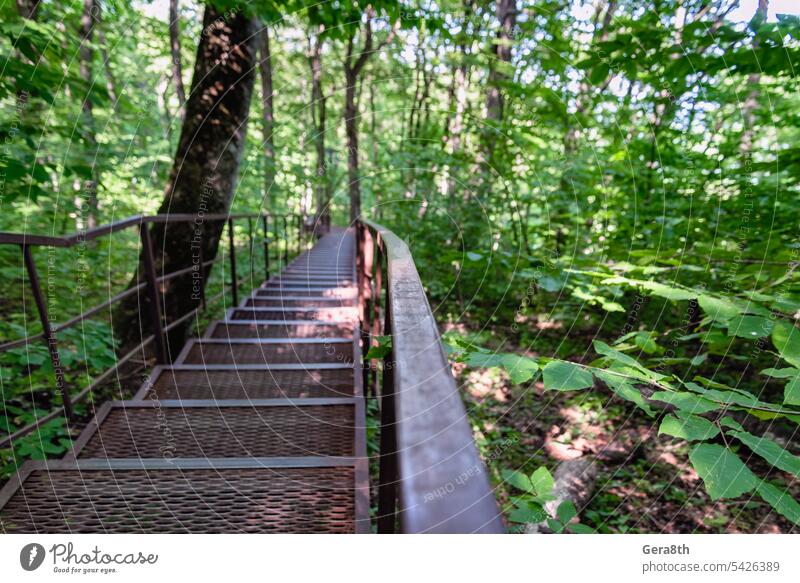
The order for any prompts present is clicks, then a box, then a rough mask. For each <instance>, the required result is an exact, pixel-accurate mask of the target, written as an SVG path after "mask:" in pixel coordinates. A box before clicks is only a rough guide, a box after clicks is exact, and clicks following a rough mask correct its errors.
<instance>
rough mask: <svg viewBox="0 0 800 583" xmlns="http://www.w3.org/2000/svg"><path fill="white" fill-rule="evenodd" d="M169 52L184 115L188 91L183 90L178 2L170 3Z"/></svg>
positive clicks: (171, 1)
mask: <svg viewBox="0 0 800 583" xmlns="http://www.w3.org/2000/svg"><path fill="white" fill-rule="evenodd" d="M169 50H170V53H171V55H172V82H173V83H174V84H175V94H176V95H177V96H178V104H179V111H180V112H181V115H182V114H183V110H184V105H185V104H186V90H185V89H184V88H183V66H182V65H181V23H180V11H179V9H178V0H170V2H169Z"/></svg>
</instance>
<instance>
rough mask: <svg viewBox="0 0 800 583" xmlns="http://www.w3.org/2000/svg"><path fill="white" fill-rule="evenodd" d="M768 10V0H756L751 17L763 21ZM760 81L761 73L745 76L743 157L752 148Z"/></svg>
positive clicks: (756, 42)
mask: <svg viewBox="0 0 800 583" xmlns="http://www.w3.org/2000/svg"><path fill="white" fill-rule="evenodd" d="M768 10H769V0H758V7H757V8H756V13H755V16H754V17H753V19H754V20H755V21H756V22H758V23H763V22H764V21H765V20H766V19H767V11H768ZM757 47H758V39H755V40H753V49H756V48H757ZM760 82H761V75H759V74H758V73H752V74H750V76H748V78H747V85H748V86H749V87H751V90H750V93H749V94H748V95H747V99H746V100H745V102H744V105H743V106H742V123H743V124H744V132H743V133H742V141H741V151H742V154H743V155H744V157H748V156H750V152H751V151H752V150H753V136H754V135H755V110H756V108H757V107H758V95H759V91H758V85H759V83H760Z"/></svg>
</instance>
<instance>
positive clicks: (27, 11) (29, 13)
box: [17, 0, 39, 20]
mask: <svg viewBox="0 0 800 583" xmlns="http://www.w3.org/2000/svg"><path fill="white" fill-rule="evenodd" d="M17 11H18V12H19V15H20V16H21V17H22V18H27V19H28V20H36V13H37V12H38V11H39V0H17Z"/></svg>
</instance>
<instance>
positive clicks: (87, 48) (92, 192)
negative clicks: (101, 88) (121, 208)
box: [78, 0, 100, 229]
mask: <svg viewBox="0 0 800 583" xmlns="http://www.w3.org/2000/svg"><path fill="white" fill-rule="evenodd" d="M99 17H100V5H99V4H98V3H97V1H96V0H84V1H83V13H82V14H81V28H80V37H81V45H80V49H79V51H78V56H79V58H80V74H81V78H82V79H83V80H84V81H86V83H87V85H88V87H89V92H91V85H92V69H93V67H92V60H93V59H94V51H93V50H92V47H91V43H92V34H93V32H94V25H95V19H96V18H97V19H99ZM81 109H82V114H83V125H84V127H83V134H84V135H85V136H86V143H87V145H88V150H89V154H90V155H91V156H92V157H93V160H92V162H91V164H90V167H91V172H92V175H91V178H89V180H87V181H86V182H85V183H84V190H85V191H86V203H87V207H88V208H87V214H86V225H85V226H86V228H89V229H91V228H92V227H94V226H95V225H96V224H97V207H98V205H97V183H98V180H97V170H96V167H95V166H96V165H95V162H96V159H97V137H96V135H95V126H94V114H93V112H92V101H91V99H90V96H89V93H87V94H86V95H85V96H84V99H83V104H82V106H81Z"/></svg>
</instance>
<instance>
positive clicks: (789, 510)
mask: <svg viewBox="0 0 800 583" xmlns="http://www.w3.org/2000/svg"><path fill="white" fill-rule="evenodd" d="M756 492H758V495H759V496H761V497H762V498H763V499H764V501H765V502H767V503H768V504H769V505H770V506H772V507H773V508H774V509H775V511H776V512H778V513H779V514H781V515H783V516H785V517H786V518H788V519H789V520H790V521H791V522H793V523H794V524H796V525H798V526H800V504H798V503H797V501H796V500H795V499H794V498H792V496H791V494H789V493H788V492H786V491H785V490H781V489H780V488H778V487H777V486H773V485H772V484H770V483H769V482H767V481H766V480H762V481H761V482H759V484H758V486H756Z"/></svg>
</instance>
